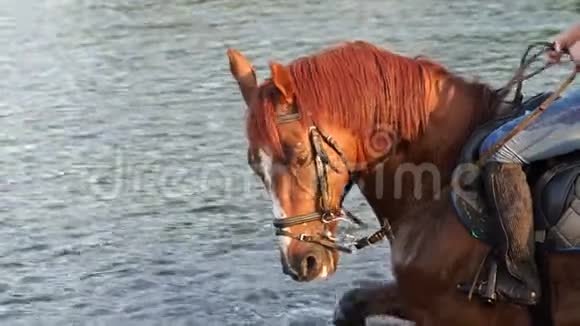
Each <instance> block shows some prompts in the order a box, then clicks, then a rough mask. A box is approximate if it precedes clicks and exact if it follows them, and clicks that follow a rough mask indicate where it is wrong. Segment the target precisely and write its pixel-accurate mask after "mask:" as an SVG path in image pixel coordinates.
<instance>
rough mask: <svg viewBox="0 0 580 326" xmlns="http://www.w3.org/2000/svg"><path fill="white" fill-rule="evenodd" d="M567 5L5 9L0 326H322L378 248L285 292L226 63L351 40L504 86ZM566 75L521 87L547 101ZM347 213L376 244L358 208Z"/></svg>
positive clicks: (123, 2)
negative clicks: (229, 51)
mask: <svg viewBox="0 0 580 326" xmlns="http://www.w3.org/2000/svg"><path fill="white" fill-rule="evenodd" d="M579 11H580V8H579V7H578V5H577V3H575V2H574V1H563V0H561V1H540V0H514V1H503V2H499V1H477V0H466V1H459V0H457V1H454V0H451V1H445V2H441V1H440V2H436V1H427V0H408V1H396V0H386V1H385V0H383V1H378V0H367V1H354V0H335V1H334V2H330V1H326V2H323V1H312V0H311V1H307V0H304V1H264V0H261V1H258V0H244V1H237V0H229V1H224V0H222V1H219V0H216V1H192V0H174V1H159V0H157V1H153V0H119V1H113V0H107V1H98V0H94V1H89V0H54V1H50V0H42V1H41V0H18V1H17V0H3V2H2V5H1V6H0V76H2V77H1V78H0V91H1V96H0V167H1V168H0V324H2V325H40V324H51V325H52V324H54V325H71V324H72V325H165V324H167V325H217V326H222V325H326V324H327V323H328V322H329V321H330V318H331V315H332V310H333V308H334V305H335V302H336V300H337V299H338V298H340V296H341V294H342V293H343V292H344V291H346V290H347V289H349V288H351V287H354V286H356V285H357V284H361V283H364V282H369V281H380V280H384V279H387V278H390V277H391V274H390V271H389V268H390V267H389V263H388V260H389V253H388V245H387V244H385V243H383V244H381V245H379V246H377V247H373V248H369V249H366V250H365V251H362V252H360V253H357V254H355V255H352V256H347V257H343V259H342V260H341V264H340V267H339V271H338V272H337V274H336V275H335V276H333V277H332V278H330V279H328V280H325V281H318V282H314V283H308V284H299V283H296V282H294V281H292V280H290V279H289V278H288V277H286V276H285V275H283V274H282V272H281V266H280V262H279V256H278V252H277V250H276V249H275V243H276V239H275V237H274V235H273V228H272V226H271V225H270V221H271V218H272V216H271V209H270V203H269V201H268V200H267V198H266V196H265V193H264V191H263V190H262V188H261V185H260V184H259V183H258V180H257V179H256V178H255V177H254V176H253V175H252V174H251V172H250V169H249V168H248V167H247V166H246V156H245V146H246V141H245V139H244V132H243V126H242V118H243V115H244V109H245V108H244V104H243V102H242V100H241V97H240V95H239V93H238V89H237V85H236V83H235V82H234V81H233V80H232V78H231V77H230V75H229V70H228V64H227V58H226V56H225V50H226V48H227V47H235V48H238V49H240V50H241V51H242V52H244V53H245V54H246V55H247V56H248V57H249V58H251V59H252V60H253V62H254V64H255V66H256V68H257V70H258V75H259V77H260V78H264V77H266V74H267V73H268V69H267V63H268V61H269V60H278V61H281V62H288V61H289V60H291V59H293V58H295V57H296V56H299V55H304V54H308V53H312V52H314V51H317V50H319V49H321V48H323V47H326V46H330V45H334V44H336V43H338V42H341V41H345V40H352V39H364V40H368V41H371V42H374V43H377V44H379V45H381V46H384V47H387V48H390V49H392V50H394V51H397V52H400V53H404V54H408V55H412V56H414V55H418V54H424V55H427V56H429V57H431V58H433V59H434V60H436V61H438V62H441V63H443V64H445V65H446V66H448V67H449V68H450V69H451V70H453V71H455V72H457V73H460V74H462V75H464V76H474V77H475V76H477V77H479V78H481V79H483V80H485V81H488V82H489V83H491V84H493V85H496V86H500V85H501V84H502V83H504V82H505V81H507V79H508V78H509V76H510V74H511V73H512V71H513V69H514V68H515V65H516V64H517V61H518V60H519V57H520V55H521V54H522V52H523V50H524V49H525V47H526V46H527V44H528V43H530V42H532V41H538V40H546V39H547V38H549V37H550V36H552V35H553V34H555V33H556V32H557V31H559V30H560V29H562V28H564V27H566V26H568V25H569V24H571V23H573V22H576V21H579V14H578V13H579ZM564 73H565V72H564V71H562V70H556V71H555V72H554V73H551V74H548V75H546V77H544V78H539V79H537V80H534V81H532V82H531V83H530V84H529V85H528V86H527V89H528V92H531V93H533V92H535V91H539V90H543V89H546V87H553V85H554V84H555V83H556V82H558V81H559V80H561V79H562V76H563V75H564ZM347 205H348V206H349V207H353V208H354V211H356V212H358V213H360V215H362V216H365V219H366V221H367V222H368V223H370V224H371V225H373V226H374V225H376V221H375V220H374V217H373V216H372V214H371V213H370V210H369V208H368V207H367V205H366V204H365V203H364V201H362V200H361V196H360V194H359V193H357V192H356V191H355V192H353V194H352V196H351V197H350V198H349V199H348V200H347Z"/></svg>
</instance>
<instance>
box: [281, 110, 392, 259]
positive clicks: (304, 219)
mask: <svg viewBox="0 0 580 326" xmlns="http://www.w3.org/2000/svg"><path fill="white" fill-rule="evenodd" d="M299 119H300V113H289V114H283V115H278V117H277V121H278V123H279V124H284V123H289V122H294V121H298V120H299ZM308 136H309V140H310V145H311V147H312V151H313V153H314V156H313V159H314V163H315V169H316V181H317V187H318V193H319V196H320V197H319V201H320V208H321V210H320V211H316V212H312V213H309V214H303V215H296V216H290V217H286V218H282V219H274V221H273V225H274V227H275V228H276V233H275V234H276V235H277V236H285V237H289V238H292V239H294V240H298V241H302V242H310V243H315V244H318V245H320V246H323V247H325V248H328V249H333V250H338V251H341V252H345V253H352V252H353V250H352V248H351V247H350V246H345V245H340V244H338V243H336V238H335V237H334V236H333V235H332V232H331V231H330V229H329V228H328V226H329V225H330V224H331V223H335V222H338V221H341V220H344V221H349V222H352V223H354V224H356V225H359V226H360V225H363V224H364V223H363V222H362V220H361V219H359V218H358V217H357V216H356V215H354V214H353V213H351V212H349V211H347V210H345V209H344V208H342V207H341V208H340V209H339V210H336V209H333V208H332V207H330V203H329V198H328V197H329V195H328V194H329V191H328V168H329V167H330V168H331V169H332V170H334V171H337V172H338V171H339V170H338V168H337V167H336V166H334V165H333V163H332V162H331V161H330V158H329V156H328V154H327V153H326V151H325V150H324V147H323V143H324V144H326V145H327V146H328V147H330V148H331V149H332V150H333V151H334V152H335V153H336V154H338V156H339V157H340V159H341V161H342V163H343V165H344V167H345V168H346V169H347V171H348V174H349V182H348V183H347V185H346V186H345V189H344V192H343V194H342V198H341V201H340V203H341V206H342V202H343V201H344V198H345V197H346V195H347V194H348V192H349V191H350V189H351V188H352V186H353V184H354V179H355V178H356V173H355V172H354V171H352V170H351V169H350V168H349V164H348V160H347V158H346V155H345V154H344V151H343V150H342V149H341V147H340V146H339V145H338V143H337V142H336V141H335V140H334V138H332V137H331V136H330V135H327V134H325V133H324V132H322V130H320V128H318V126H316V125H315V124H313V125H312V126H310V128H309V129H308ZM311 222H321V223H322V224H323V226H324V231H323V232H321V233H319V234H317V235H310V234H304V233H300V234H294V233H291V232H289V231H287V230H285V229H286V228H288V227H291V226H295V225H300V224H305V223H311ZM392 235H393V231H392V228H391V225H390V223H389V221H388V219H385V222H384V225H383V227H381V229H379V230H378V231H376V232H375V233H373V234H371V235H370V236H368V237H363V238H360V239H358V240H356V241H355V242H354V243H353V244H352V246H353V247H354V248H356V249H362V248H364V247H366V246H368V245H370V244H373V243H376V242H378V241H380V240H382V239H383V238H384V237H385V236H388V237H389V238H390V239H392V238H391V236H392ZM393 238H394V236H393Z"/></svg>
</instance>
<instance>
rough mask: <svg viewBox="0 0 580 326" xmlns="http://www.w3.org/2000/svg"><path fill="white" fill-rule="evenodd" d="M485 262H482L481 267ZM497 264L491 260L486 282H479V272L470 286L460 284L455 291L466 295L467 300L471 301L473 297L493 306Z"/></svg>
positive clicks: (495, 295)
mask: <svg viewBox="0 0 580 326" xmlns="http://www.w3.org/2000/svg"><path fill="white" fill-rule="evenodd" d="M484 263H485V260H484V261H482V266H481V267H483V264H484ZM496 288H497V262H496V261H495V260H494V259H491V262H490V266H489V271H488V274H487V281H485V280H484V281H480V280H479V271H478V273H477V274H476V278H475V279H474V280H473V282H472V283H471V284H469V283H460V284H458V285H457V289H458V290H459V291H461V292H465V293H467V297H468V299H469V300H470V301H471V300H472V298H473V295H474V294H475V295H476V296H477V297H479V298H480V299H482V300H483V302H485V303H489V304H494V303H495V302H496V301H497V292H496Z"/></svg>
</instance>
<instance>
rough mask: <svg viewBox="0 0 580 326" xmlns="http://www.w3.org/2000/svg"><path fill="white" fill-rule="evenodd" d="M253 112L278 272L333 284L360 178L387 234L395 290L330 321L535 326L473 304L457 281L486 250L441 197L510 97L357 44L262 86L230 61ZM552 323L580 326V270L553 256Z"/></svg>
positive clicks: (278, 70) (250, 124) (352, 296)
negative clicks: (342, 223) (340, 229)
mask: <svg viewBox="0 0 580 326" xmlns="http://www.w3.org/2000/svg"><path fill="white" fill-rule="evenodd" d="M228 56H229V59H230V69H231V72H232V74H233V76H234V78H235V79H236V80H237V81H238V84H239V87H240V90H241V94H242V96H243V98H244V100H245V102H246V104H247V106H248V111H247V122H246V129H247V136H248V141H249V150H248V161H249V164H250V166H251V167H252V169H253V170H254V172H255V173H256V174H257V175H258V176H259V177H260V178H261V179H262V181H263V183H264V185H265V188H266V189H267V191H268V193H269V194H270V196H271V198H272V202H273V207H274V215H275V223H274V224H275V226H276V228H277V229H278V232H277V234H278V235H280V252H281V260H282V265H283V270H284V273H286V274H288V275H290V276H291V277H293V278H294V279H296V280H300V281H310V280H313V279H316V278H322V277H327V276H329V275H331V274H332V273H333V272H334V271H335V270H336V266H337V262H338V259H339V253H338V250H337V249H340V248H337V247H336V246H335V245H334V241H333V240H334V236H335V231H336V227H337V223H338V221H339V220H340V219H341V217H342V215H343V210H342V207H341V206H342V198H343V195H344V188H345V186H346V185H347V184H348V183H349V181H350V180H351V179H354V180H355V181H356V183H357V184H358V186H359V188H360V189H361V191H362V193H363V195H364V196H365V198H366V200H367V201H368V203H369V204H370V205H371V207H372V209H373V211H374V212H375V214H376V216H377V218H378V219H379V221H381V222H385V221H387V220H388V221H389V222H390V224H391V225H392V229H393V233H394V240H393V241H392V242H391V253H392V255H391V257H392V265H393V266H394V275H395V279H396V284H395V283H393V284H387V285H385V286H383V287H377V288H369V289H358V290H353V291H351V292H349V293H348V294H347V295H346V296H345V298H344V299H343V303H346V304H344V305H343V306H342V307H341V309H342V311H341V313H339V314H337V317H336V319H337V320H336V323H337V324H344V325H362V324H364V318H365V317H366V316H368V315H372V314H389V315H393V316H398V317H401V318H405V319H408V320H412V321H415V322H416V323H417V324H418V325H530V324H532V321H533V317H532V314H531V313H530V310H529V309H528V308H526V307H522V306H518V305H514V304H508V303H502V302H498V303H496V304H495V305H487V304H483V303H481V302H480V301H478V300H468V299H467V297H466V295H465V294H464V293H461V292H459V291H458V290H457V287H456V286H457V284H458V283H461V282H465V281H470V280H472V279H473V278H474V275H475V274H476V272H477V270H478V267H479V265H480V263H481V261H482V260H483V258H484V257H485V256H486V255H487V254H488V252H489V250H490V248H489V246H487V245H486V244H484V243H482V242H480V241H478V240H476V239H474V238H473V237H472V236H470V234H469V233H468V232H467V231H466V229H465V228H464V227H463V225H462V224H460V222H459V221H458V219H457V216H456V212H455V210H454V208H453V207H452V206H451V204H450V201H449V196H448V194H447V192H448V191H449V190H448V188H449V187H448V186H449V185H450V182H451V179H452V173H453V170H454V168H455V166H456V164H457V163H456V162H457V159H458V155H459V152H460V150H461V148H462V145H463V144H464V142H465V141H466V139H467V138H468V136H469V135H470V133H471V132H472V131H473V130H474V128H475V127H476V126H478V125H480V124H482V123H484V122H486V121H487V120H489V119H490V118H491V117H492V116H493V115H494V113H495V111H496V109H497V108H498V107H499V105H500V103H502V101H503V98H502V97H501V96H500V95H498V92H496V91H494V90H493V89H492V88H491V87H489V86H488V85H486V84H483V83H480V82H475V81H467V80H465V79H463V78H460V77H458V76H456V75H454V74H452V73H451V72H449V71H447V70H446V69H445V68H444V67H442V66H440V65H438V64H436V63H434V62H432V61H429V60H426V59H422V58H407V57H404V56H401V55H397V54H394V53H392V52H389V51H387V50H384V49H381V48H378V47H376V46H373V45H371V44H368V43H365V42H352V43H346V44H342V45H340V46H337V47H334V48H331V49H327V50H325V51H322V52H320V53H317V54H315V55H312V56H307V57H303V58H299V59H297V60H295V61H293V62H292V63H290V64H289V65H282V64H279V63H271V64H270V69H271V77H270V78H269V79H267V80H266V81H264V82H263V83H262V84H261V85H259V86H258V83H257V79H256V74H255V72H254V69H253V68H252V65H251V64H250V63H249V62H248V60H247V59H246V58H245V57H244V56H243V55H241V54H240V53H239V52H238V51H235V50H229V51H228ZM547 258H548V259H547V261H548V263H549V264H548V266H550V270H549V275H550V291H549V293H550V295H549V296H550V298H549V299H550V302H551V306H550V307H548V308H547V311H549V315H550V316H549V317H550V318H551V319H552V320H553V322H554V324H555V325H580V309H578V308H577V307H578V305H579V304H580V273H577V272H575V271H577V270H579V269H578V268H579V267H580V260H578V259H574V257H571V256H568V255H566V254H563V253H560V254H550V255H549V257H547Z"/></svg>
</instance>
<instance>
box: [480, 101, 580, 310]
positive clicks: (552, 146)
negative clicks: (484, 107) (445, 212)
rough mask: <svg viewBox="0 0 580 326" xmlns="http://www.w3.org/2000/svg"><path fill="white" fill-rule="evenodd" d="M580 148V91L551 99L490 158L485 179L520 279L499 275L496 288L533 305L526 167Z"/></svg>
mask: <svg viewBox="0 0 580 326" xmlns="http://www.w3.org/2000/svg"><path fill="white" fill-rule="evenodd" d="M522 119H525V117H521V118H518V119H517V120H514V121H511V122H509V123H507V124H505V125H504V126H502V127H500V128H499V129H498V130H496V131H495V132H493V133H492V134H490V136H488V138H487V139H486V140H485V141H484V144H483V146H482V152H483V151H485V150H487V149H488V148H490V147H491V146H492V144H493V143H495V142H497V141H498V140H499V139H501V138H502V137H503V135H505V134H506V133H508V132H509V131H510V130H511V129H512V128H514V127H515V126H516V125H517V124H519V122H521V120H522ZM578 149H580V92H573V93H571V95H569V96H567V97H565V98H561V99H559V100H558V101H556V102H555V103H554V104H552V106H551V107H549V108H548V109H547V110H546V111H545V112H544V113H543V114H542V115H541V116H540V117H539V118H538V119H537V120H536V121H535V122H533V123H532V124H531V125H530V126H528V127H527V128H526V129H524V130H522V131H521V132H520V133H518V134H517V135H516V136H514V137H513V138H512V139H511V140H509V141H508V142H507V143H506V144H505V145H504V146H502V147H501V148H500V149H499V151H498V152H497V153H495V154H494V155H493V156H492V157H491V159H490V160H489V161H488V162H487V163H486V166H485V167H484V169H483V171H484V174H485V176H484V179H485V181H486V182H485V186H486V192H487V194H488V197H489V201H490V204H491V205H492V206H494V207H495V208H496V215H497V216H498V219H499V221H500V225H501V229H502V231H503V233H504V236H505V242H504V245H503V246H502V248H501V249H502V253H503V254H504V255H505V261H506V267H507V269H508V271H509V273H510V274H511V275H512V276H513V277H515V278H516V279H517V280H519V281H520V282H516V283H514V282H510V281H509V280H507V282H502V281H501V280H498V284H497V286H498V292H500V294H503V295H505V296H507V297H509V298H511V299H512V300H515V301H519V302H521V303H527V304H534V303H536V302H537V299H538V298H539V296H540V289H541V286H540V281H539V277H538V273H537V268H536V264H535V261H534V247H535V246H534V239H533V235H534V226H533V209H532V199H531V193H530V189H529V187H528V184H527V182H526V175H525V173H524V172H523V169H522V166H523V165H524V164H528V163H531V162H533V161H537V160H542V159H546V158H549V157H553V156H557V155H562V154H566V153H569V152H572V151H574V150H578Z"/></svg>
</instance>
